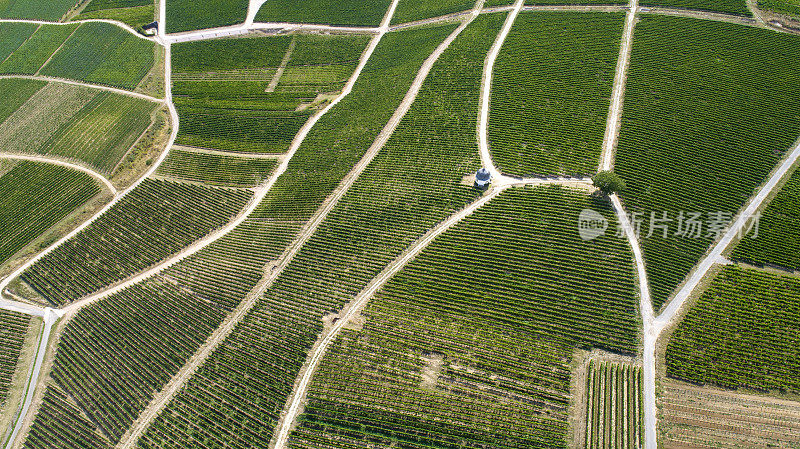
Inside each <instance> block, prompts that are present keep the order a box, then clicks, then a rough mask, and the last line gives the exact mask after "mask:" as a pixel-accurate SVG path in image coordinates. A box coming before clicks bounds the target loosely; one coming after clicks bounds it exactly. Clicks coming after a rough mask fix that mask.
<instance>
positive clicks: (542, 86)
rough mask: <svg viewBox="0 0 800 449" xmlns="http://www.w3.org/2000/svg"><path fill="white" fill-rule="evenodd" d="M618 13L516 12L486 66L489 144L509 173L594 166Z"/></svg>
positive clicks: (571, 171) (582, 170)
mask: <svg viewBox="0 0 800 449" xmlns="http://www.w3.org/2000/svg"><path fill="white" fill-rule="evenodd" d="M623 22H624V15H622V14H608V13H563V12H555V13H547V12H545V13H540V12H537V13H523V14H520V16H519V17H518V18H517V21H516V22H515V23H514V27H513V28H512V29H511V33H510V34H509V36H508V38H507V39H506V41H505V43H504V44H503V48H502V49H501V51H500V54H499V55H498V58H497V62H496V63H495V68H494V77H493V80H492V98H491V105H490V107H491V111H492V113H491V114H490V116H489V135H488V137H489V145H490V148H491V153H492V157H493V159H494V161H495V164H496V165H497V167H498V168H499V169H500V170H501V171H502V172H504V173H508V174H511V175H516V176H522V177H531V176H552V175H568V176H579V177H582V176H586V175H592V174H594V173H595V172H596V171H597V167H598V165H599V163H600V151H601V149H602V144H603V135H604V133H605V129H606V115H607V114H608V107H609V97H610V96H611V86H612V84H613V81H614V72H615V67H616V64H617V53H618V52H619V41H620V39H621V36H622V25H623Z"/></svg>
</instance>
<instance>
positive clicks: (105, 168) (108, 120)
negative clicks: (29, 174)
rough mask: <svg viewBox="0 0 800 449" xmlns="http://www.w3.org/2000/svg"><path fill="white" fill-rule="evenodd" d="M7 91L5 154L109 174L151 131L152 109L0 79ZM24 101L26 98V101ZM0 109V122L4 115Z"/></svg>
mask: <svg viewBox="0 0 800 449" xmlns="http://www.w3.org/2000/svg"><path fill="white" fill-rule="evenodd" d="M6 91H9V92H10V93H9V95H8V96H7V97H6V98H9V101H8V103H7V104H8V106H10V107H9V108H8V109H11V108H15V110H14V111H13V112H11V113H10V114H8V117H7V118H6V120H5V121H3V122H2V123H0V147H2V148H3V149H4V150H5V151H6V152H9V153H28V154H43V155H53V156H57V157H59V158H63V159H69V160H74V161H76V162H78V163H80V164H83V165H86V166H88V167H91V168H93V169H95V170H97V171H98V172H100V173H103V174H106V175H108V174H110V173H111V171H112V170H113V169H114V167H115V166H116V165H117V164H118V163H119V161H120V160H121V159H122V158H123V156H125V154H126V153H127V152H128V150H129V149H130V148H131V146H132V145H133V144H134V142H136V140H137V139H138V138H139V136H140V135H142V133H143V132H144V131H145V130H146V129H147V128H148V127H149V126H150V124H151V122H152V115H153V112H154V111H155V109H156V107H157V106H156V104H155V103H153V102H150V101H147V100H142V99H139V98H133V97H128V96H125V95H120V94H115V93H110V92H99V91H97V90H94V89H89V88H85V87H81V86H73V85H69V84H62V83H49V84H45V83H44V82H41V81H32V80H18V79H9V80H0V93H2V92H6ZM25 97H28V98H27V100H26V98H25ZM6 113H7V111H6V104H4V105H2V106H0V119H2V118H3V115H4V114H6Z"/></svg>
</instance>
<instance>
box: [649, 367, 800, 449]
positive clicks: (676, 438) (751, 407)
mask: <svg viewBox="0 0 800 449" xmlns="http://www.w3.org/2000/svg"><path fill="white" fill-rule="evenodd" d="M659 409H660V410H661V416H660V417H659V424H660V425H659V427H660V439H661V446H662V447H664V448H666V449H683V448H687V447H716V448H722V449H739V448H745V447H748V448H750V447H751V448H756V447H771V448H787V449H788V448H794V447H797V445H798V444H799V443H800V403H798V402H791V401H783V400H778V399H775V398H769V397H763V396H754V395H746V394H740V393H735V392H731V391H727V390H718V389H715V388H708V387H706V388H699V387H696V386H694V385H687V384H684V383H680V382H674V381H668V382H666V383H665V385H664V394H663V396H662V397H661V398H660V401H659Z"/></svg>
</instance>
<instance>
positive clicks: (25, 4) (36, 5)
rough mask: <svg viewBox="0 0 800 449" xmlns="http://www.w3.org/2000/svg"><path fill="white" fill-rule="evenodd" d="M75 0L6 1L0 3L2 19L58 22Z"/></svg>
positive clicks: (0, 17)
mask: <svg viewBox="0 0 800 449" xmlns="http://www.w3.org/2000/svg"><path fill="white" fill-rule="evenodd" d="M73 6H75V0H5V1H3V2H2V3H0V19H32V20H49V21H58V20H60V19H61V18H62V17H63V16H64V14H66V13H67V11H69V9H70V8H72V7H73Z"/></svg>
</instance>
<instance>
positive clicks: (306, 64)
mask: <svg viewBox="0 0 800 449" xmlns="http://www.w3.org/2000/svg"><path fill="white" fill-rule="evenodd" d="M366 44H367V38H366V37H364V36H356V37H352V36H294V37H289V36H279V37H266V38H263V37H262V38H246V39H225V40H218V41H210V42H195V43H189V44H181V45H178V46H176V47H175V62H176V63H175V71H176V74H175V83H174V88H173V89H174V94H175V96H176V98H175V102H176V106H177V108H178V114H179V115H180V117H181V127H180V132H179V134H178V139H177V143H179V144H182V145H188V146H195V147H201V148H213V149H219V150H227V151H242V152H254V153H282V152H285V151H286V150H287V149H288V147H289V145H290V143H291V141H292V140H293V139H294V136H295V135H296V134H297V132H298V131H299V130H300V127H302V126H303V124H304V123H305V122H306V121H307V120H308V118H309V116H310V115H311V114H312V113H313V112H315V110H316V108H318V107H320V106H321V105H324V104H325V101H321V102H319V101H317V98H318V97H319V96H320V95H321V94H325V95H328V96H331V94H333V93H335V92H337V91H339V90H341V89H342V87H343V86H344V84H345V82H346V81H347V78H348V77H349V76H350V74H351V73H352V71H353V70H354V69H355V67H356V65H357V63H358V58H359V56H360V55H361V53H362V51H363V50H364V47H366ZM295 55H296V56H295ZM287 58H288V61H287V63H286V66H285V67H284V69H285V71H282V72H283V74H282V75H281V76H280V78H279V79H275V77H277V76H278V74H279V71H278V67H279V66H281V63H282V61H283V60H284V59H287Z"/></svg>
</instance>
